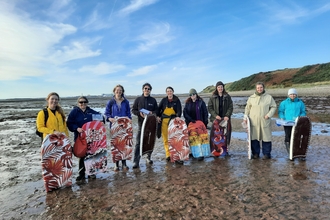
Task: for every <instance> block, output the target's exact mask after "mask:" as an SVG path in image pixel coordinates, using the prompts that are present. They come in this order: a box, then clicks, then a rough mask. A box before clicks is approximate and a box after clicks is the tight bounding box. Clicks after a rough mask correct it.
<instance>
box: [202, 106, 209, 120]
mask: <svg viewBox="0 0 330 220" xmlns="http://www.w3.org/2000/svg"><path fill="white" fill-rule="evenodd" d="M202 114H203V122H204V124H205V126H207V124H208V123H209V113H208V111H207V108H206V104H205V102H204V101H202Z"/></svg>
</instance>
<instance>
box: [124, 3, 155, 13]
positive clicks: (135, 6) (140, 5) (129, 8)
mask: <svg viewBox="0 0 330 220" xmlns="http://www.w3.org/2000/svg"><path fill="white" fill-rule="evenodd" d="M157 1H158V0H131V2H130V4H129V5H128V6H126V7H125V8H123V9H121V10H120V11H119V14H123V15H127V14H131V13H133V12H135V11H138V10H140V9H141V8H143V7H146V6H149V5H152V4H154V3H156V2H157Z"/></svg>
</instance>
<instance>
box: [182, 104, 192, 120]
mask: <svg viewBox="0 0 330 220" xmlns="http://www.w3.org/2000/svg"><path fill="white" fill-rule="evenodd" d="M188 109H189V104H188V103H186V104H185V105H184V108H183V117H184V119H185V120H186V121H187V124H189V123H190V122H191V121H192V118H191V117H190V115H189V114H188Z"/></svg>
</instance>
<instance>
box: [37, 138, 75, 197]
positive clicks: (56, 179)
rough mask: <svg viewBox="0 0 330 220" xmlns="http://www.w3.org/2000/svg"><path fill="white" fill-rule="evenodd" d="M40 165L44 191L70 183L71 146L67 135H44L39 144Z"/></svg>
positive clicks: (69, 184)
mask: <svg viewBox="0 0 330 220" xmlns="http://www.w3.org/2000/svg"><path fill="white" fill-rule="evenodd" d="M41 167H42V177H43V179H44V185H45V188H46V192H50V191H53V190H55V189H58V188H61V187H64V186H71V185H72V147H71V143H70V140H69V138H68V137H67V136H65V135H64V134H59V135H55V134H50V135H47V136H46V137H45V139H44V141H43V142H42V145H41Z"/></svg>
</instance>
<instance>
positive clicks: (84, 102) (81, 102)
mask: <svg viewBox="0 0 330 220" xmlns="http://www.w3.org/2000/svg"><path fill="white" fill-rule="evenodd" d="M79 103H80V104H87V103H88V102H87V101H80V102H79Z"/></svg>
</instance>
